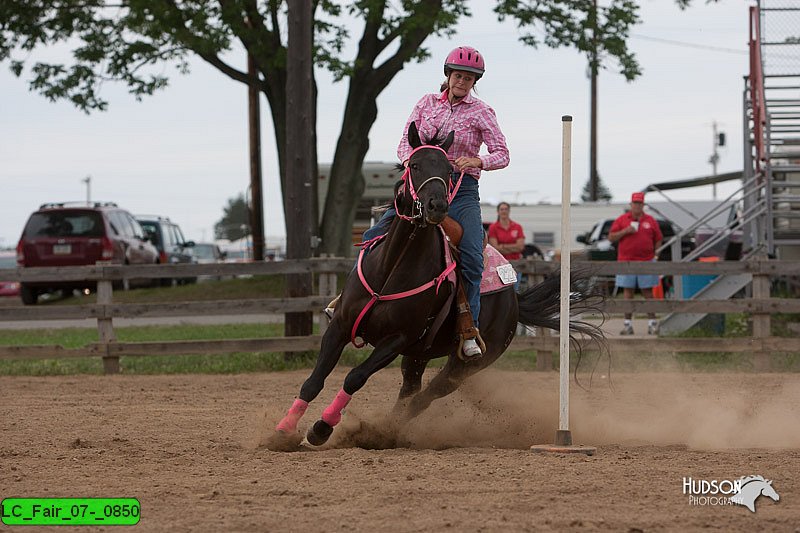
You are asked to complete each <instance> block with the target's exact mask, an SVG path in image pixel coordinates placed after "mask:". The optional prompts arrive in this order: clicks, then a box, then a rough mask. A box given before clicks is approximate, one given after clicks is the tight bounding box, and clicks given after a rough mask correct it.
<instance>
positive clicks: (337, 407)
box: [306, 334, 408, 446]
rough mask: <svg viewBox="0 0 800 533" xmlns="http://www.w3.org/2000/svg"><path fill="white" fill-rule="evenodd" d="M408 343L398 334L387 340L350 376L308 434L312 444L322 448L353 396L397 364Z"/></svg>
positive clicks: (353, 370) (307, 436)
mask: <svg viewBox="0 0 800 533" xmlns="http://www.w3.org/2000/svg"><path fill="white" fill-rule="evenodd" d="M407 344H408V341H407V339H406V336H405V335H402V334H397V335H393V336H390V337H387V338H386V339H385V340H384V341H383V342H382V343H380V344H379V345H378V346H376V347H375V349H374V350H373V351H372V353H371V354H370V356H369V357H367V358H366V359H365V360H364V362H363V363H361V364H360V365H358V366H357V367H355V368H354V369H352V370H351V371H350V372H349V373H348V374H347V377H346V378H345V379H344V385H343V386H342V388H341V390H339V392H338V393H337V394H336V398H334V400H333V402H331V404H330V405H328V407H326V408H325V410H324V411H323V412H322V417H321V418H320V419H319V420H317V421H316V422H315V423H314V425H313V426H311V427H310V428H309V430H308V433H307V434H306V439H308V442H309V444H311V445H313V446H321V445H322V444H325V443H326V442H327V441H328V439H329V438H330V436H331V434H332V433H333V428H334V427H335V426H336V425H337V424H338V423H339V422H340V421H341V419H342V412H343V411H344V408H345V407H347V404H348V403H350V400H351V399H352V397H353V395H354V394H355V393H356V392H358V390H359V389H361V387H363V386H364V384H365V383H366V382H367V380H368V379H369V377H370V376H372V375H373V374H374V373H375V372H377V371H378V370H380V369H382V368H384V367H385V366H386V365H388V364H389V363H391V362H392V361H394V359H395V358H396V357H397V355H398V354H399V353H400V351H401V350H402V348H404V347H405V346H406V345H407Z"/></svg>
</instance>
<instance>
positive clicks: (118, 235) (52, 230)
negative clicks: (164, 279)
mask: <svg viewBox="0 0 800 533" xmlns="http://www.w3.org/2000/svg"><path fill="white" fill-rule="evenodd" d="M98 261H108V262H111V263H116V264H125V265H127V264H131V265H137V264H155V263H158V250H156V248H155V247H154V246H153V245H152V244H151V243H150V242H148V241H147V238H146V237H145V233H144V231H143V230H142V227H141V226H140V225H139V223H138V222H137V221H136V219H134V218H133V216H132V215H131V214H130V213H129V212H128V211H126V210H124V209H121V208H119V207H118V206H117V204H114V203H111V202H96V203H92V204H86V203H78V202H63V203H52V204H43V205H42V206H40V207H39V210H38V211H36V212H35V213H33V214H32V215H31V216H30V218H29V219H28V222H27V224H25V230H24V231H23V232H22V237H21V238H20V240H19V244H17V264H18V265H19V266H20V267H58V266H80V265H94V264H95V263H97V262H98ZM131 281H132V282H133V281H135V280H131ZM140 281H142V280H140ZM146 281H147V283H149V282H150V280H146ZM94 286H95V283H93V282H90V281H65V282H59V281H47V282H38V281H37V282H25V283H23V284H22V286H21V287H20V296H21V297H22V302H23V303H24V304H25V305H33V304H35V303H36V302H37V299H38V297H39V295H40V294H43V293H45V292H49V291H54V290H65V289H66V290H71V289H87V288H88V289H92V288H94Z"/></svg>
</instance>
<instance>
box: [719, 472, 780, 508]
mask: <svg viewBox="0 0 800 533" xmlns="http://www.w3.org/2000/svg"><path fill="white" fill-rule="evenodd" d="M739 483H740V484H741V488H740V489H739V492H738V493H736V494H734V495H733V496H731V502H733V503H735V504H738V505H744V506H745V507H747V508H748V509H750V512H752V513H755V512H756V500H757V499H758V497H759V496H767V497H768V498H772V499H773V500H774V501H776V502H777V501H778V500H780V499H781V497H780V496H779V495H778V493H777V492H775V489H774V488H772V480H771V479H764V478H763V477H762V476H747V477H743V478H740V479H739Z"/></svg>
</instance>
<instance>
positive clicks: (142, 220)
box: [136, 215, 197, 285]
mask: <svg viewBox="0 0 800 533" xmlns="http://www.w3.org/2000/svg"><path fill="white" fill-rule="evenodd" d="M136 220H138V221H139V224H141V225H142V227H143V228H144V231H145V232H146V233H147V235H148V237H149V238H150V240H151V241H152V243H153V244H154V245H155V247H156V248H157V249H158V256H159V260H160V262H161V263H162V264H170V265H176V264H192V263H197V261H196V260H195V257H194V255H192V251H191V248H192V247H194V242H193V241H187V240H186V239H185V238H184V237H183V232H182V231H181V228H180V226H178V225H177V224H175V223H174V222H172V221H171V220H170V219H169V218H168V217H162V216H157V215H137V216H136ZM196 281H197V278H196V277H190V278H180V279H175V280H172V279H168V278H162V280H161V284H162V285H172V284H173V282H174V283H195V282H196Z"/></svg>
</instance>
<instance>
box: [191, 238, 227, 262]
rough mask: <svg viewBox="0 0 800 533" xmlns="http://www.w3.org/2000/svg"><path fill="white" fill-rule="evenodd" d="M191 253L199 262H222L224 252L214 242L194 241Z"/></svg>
mask: <svg viewBox="0 0 800 533" xmlns="http://www.w3.org/2000/svg"><path fill="white" fill-rule="evenodd" d="M191 252H192V255H193V256H194V258H195V260H196V261H197V262H198V263H199V264H201V265H202V264H207V263H222V262H224V261H225V256H226V254H225V252H223V251H222V249H221V248H220V247H219V246H217V245H216V244H214V243H210V242H196V243H194V246H193V247H192V250H191Z"/></svg>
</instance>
